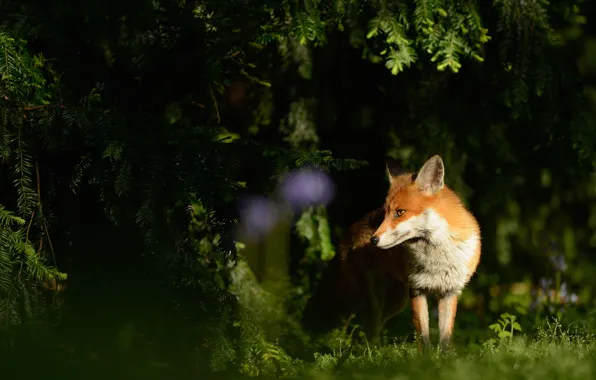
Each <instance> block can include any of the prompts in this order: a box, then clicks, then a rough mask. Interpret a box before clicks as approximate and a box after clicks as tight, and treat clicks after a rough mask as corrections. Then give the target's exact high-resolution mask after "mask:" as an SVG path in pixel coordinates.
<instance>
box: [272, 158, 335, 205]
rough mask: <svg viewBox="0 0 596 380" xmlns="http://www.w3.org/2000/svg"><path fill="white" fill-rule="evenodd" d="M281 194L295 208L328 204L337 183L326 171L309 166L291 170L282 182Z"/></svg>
mask: <svg viewBox="0 0 596 380" xmlns="http://www.w3.org/2000/svg"><path fill="white" fill-rule="evenodd" d="M280 192H281V196H282V197H283V199H285V200H286V202H288V203H289V204H290V206H291V207H292V208H294V209H300V208H303V207H307V206H314V205H327V204H329V202H331V200H332V199H333V196H334V193H335V185H334V184H333V181H331V179H330V178H329V176H328V175H327V174H325V172H323V171H322V170H319V169H314V168H309V169H300V170H295V171H292V172H290V173H289V174H288V175H287V176H286V177H285V178H284V180H283V182H282V183H281V188H280Z"/></svg>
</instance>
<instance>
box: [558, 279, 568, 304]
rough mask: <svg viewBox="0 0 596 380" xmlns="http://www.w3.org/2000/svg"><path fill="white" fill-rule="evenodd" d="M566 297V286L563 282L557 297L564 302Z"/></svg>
mask: <svg viewBox="0 0 596 380" xmlns="http://www.w3.org/2000/svg"><path fill="white" fill-rule="evenodd" d="M567 295H568V294H567V284H566V283H564V282H563V283H562V284H561V287H560V288H559V297H560V298H561V299H562V300H563V301H565V300H566V299H567Z"/></svg>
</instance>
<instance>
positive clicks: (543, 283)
mask: <svg viewBox="0 0 596 380" xmlns="http://www.w3.org/2000/svg"><path fill="white" fill-rule="evenodd" d="M552 283H553V280H552V278H544V277H542V278H541V279H540V288H542V290H544V291H545V292H548V290H549V288H550V286H551V285H552Z"/></svg>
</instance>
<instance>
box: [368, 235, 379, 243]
mask: <svg viewBox="0 0 596 380" xmlns="http://www.w3.org/2000/svg"><path fill="white" fill-rule="evenodd" d="M370 244H372V245H377V244H379V238H378V237H377V236H376V235H373V236H372V237H371V238H370Z"/></svg>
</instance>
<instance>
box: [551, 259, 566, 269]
mask: <svg viewBox="0 0 596 380" xmlns="http://www.w3.org/2000/svg"><path fill="white" fill-rule="evenodd" d="M550 261H551V263H552V264H553V267H554V268H555V270H556V271H557V272H565V271H566V270H567V263H566V262H565V257H564V256H563V255H558V256H551V258H550Z"/></svg>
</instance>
